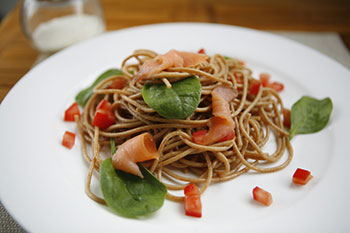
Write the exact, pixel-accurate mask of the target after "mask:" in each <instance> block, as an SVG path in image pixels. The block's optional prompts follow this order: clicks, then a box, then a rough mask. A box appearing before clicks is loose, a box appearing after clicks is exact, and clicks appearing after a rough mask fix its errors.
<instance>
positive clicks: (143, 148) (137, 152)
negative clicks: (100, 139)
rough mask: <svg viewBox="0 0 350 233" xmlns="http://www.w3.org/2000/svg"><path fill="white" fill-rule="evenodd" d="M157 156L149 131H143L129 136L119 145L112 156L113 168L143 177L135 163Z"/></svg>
mask: <svg viewBox="0 0 350 233" xmlns="http://www.w3.org/2000/svg"><path fill="white" fill-rule="evenodd" d="M157 158H159V153H158V151H157V148H156V143H155V141H154V140H153V137H152V135H151V134H149V133H143V134H140V135H138V136H136V137H133V138H130V139H129V140H127V141H126V142H124V143H123V144H122V145H120V146H119V147H118V149H117V151H116V152H115V154H114V155H113V156H112V163H113V167H114V168H115V169H119V170H122V171H125V172H128V173H131V174H134V175H136V176H140V177H142V178H143V175H142V173H141V171H140V169H139V167H138V165H137V164H136V163H137V162H143V161H147V160H151V159H157Z"/></svg>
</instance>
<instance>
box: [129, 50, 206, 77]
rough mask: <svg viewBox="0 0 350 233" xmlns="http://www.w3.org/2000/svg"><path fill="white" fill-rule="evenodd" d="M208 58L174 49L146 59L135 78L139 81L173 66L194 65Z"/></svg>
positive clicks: (203, 55)
mask: <svg viewBox="0 0 350 233" xmlns="http://www.w3.org/2000/svg"><path fill="white" fill-rule="evenodd" d="M207 59H208V56H207V55H205V54H199V53H191V52H180V51H177V50H175V49H172V50H170V51H169V52H167V53H166V54H164V55H158V56H157V57H155V58H154V59H149V60H146V61H145V62H144V63H143V64H142V65H141V67H140V70H139V71H138V72H137V74H136V77H135V79H136V81H139V80H141V79H144V78H147V77H149V76H151V75H153V74H158V73H160V72H161V71H163V70H166V69H168V68H171V67H194V66H196V65H198V64H201V63H202V62H204V61H206V60H207Z"/></svg>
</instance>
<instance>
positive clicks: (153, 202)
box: [100, 158, 167, 217]
mask: <svg viewBox="0 0 350 233" xmlns="http://www.w3.org/2000/svg"><path fill="white" fill-rule="evenodd" d="M139 166H140V170H141V172H142V174H143V176H144V178H141V177H138V176H135V175H132V174H130V173H127V172H123V171H120V170H116V169H115V168H114V167H113V164H112V159H111V158H108V159H105V160H104V161H103V162H102V164H101V167H100V182H101V190H102V194H103V197H104V199H105V201H106V203H107V205H108V207H110V208H111V209H112V210H113V211H115V212H116V213H117V214H120V215H122V216H125V217H139V216H144V215H147V214H150V213H153V212H155V211H157V210H158V209H159V208H160V207H162V205H163V203H164V199H165V196H166V193H167V189H166V187H165V185H164V184H163V183H162V182H160V181H159V180H158V179H157V178H156V177H155V176H153V174H152V173H151V172H149V171H148V170H147V169H146V168H145V167H143V166H142V165H139Z"/></svg>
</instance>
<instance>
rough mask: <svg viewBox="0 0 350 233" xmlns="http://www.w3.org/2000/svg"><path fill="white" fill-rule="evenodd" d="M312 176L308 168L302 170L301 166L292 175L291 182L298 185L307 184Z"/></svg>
mask: <svg viewBox="0 0 350 233" xmlns="http://www.w3.org/2000/svg"><path fill="white" fill-rule="evenodd" d="M312 178H313V176H312V175H311V172H309V171H308V170H304V169H301V168H298V169H297V170H296V171H295V172H294V175H293V183H294V184H300V185H305V184H307V183H308V182H309V181H310V180H311V179H312Z"/></svg>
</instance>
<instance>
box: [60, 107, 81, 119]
mask: <svg viewBox="0 0 350 233" xmlns="http://www.w3.org/2000/svg"><path fill="white" fill-rule="evenodd" d="M75 115H78V116H80V110H79V107H78V103H77V102H74V103H73V104H72V105H71V106H70V107H69V108H68V109H67V110H66V111H65V112H64V120H65V121H75V119H74V116H75Z"/></svg>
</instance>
